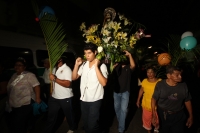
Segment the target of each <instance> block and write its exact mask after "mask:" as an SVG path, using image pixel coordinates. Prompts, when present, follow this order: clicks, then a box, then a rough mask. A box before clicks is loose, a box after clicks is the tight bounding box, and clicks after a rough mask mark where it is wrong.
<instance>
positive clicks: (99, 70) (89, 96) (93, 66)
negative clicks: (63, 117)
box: [72, 43, 108, 133]
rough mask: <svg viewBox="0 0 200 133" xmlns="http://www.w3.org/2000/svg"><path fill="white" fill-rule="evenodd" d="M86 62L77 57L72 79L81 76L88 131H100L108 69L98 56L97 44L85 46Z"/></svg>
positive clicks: (83, 107)
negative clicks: (100, 117) (101, 109)
mask: <svg viewBox="0 0 200 133" xmlns="http://www.w3.org/2000/svg"><path fill="white" fill-rule="evenodd" d="M84 53H85V57H86V59H87V61H86V62H83V61H82V59H81V58H80V57H78V58H77V59H76V62H75V66H74V70H73V72H72V79H73V80H76V79H78V78H79V77H80V76H81V83H80V91H81V97H80V100H81V111H82V119H83V123H84V129H85V132H86V133H99V132H100V127H99V112H100V107H101V103H102V99H103V96H104V88H103V87H104V86H105V85H106V83H107V77H108V71H107V67H106V65H105V64H101V63H100V61H99V60H98V59H97V58H96V54H97V46H96V45H95V44H92V43H88V44H86V45H85V47H84Z"/></svg>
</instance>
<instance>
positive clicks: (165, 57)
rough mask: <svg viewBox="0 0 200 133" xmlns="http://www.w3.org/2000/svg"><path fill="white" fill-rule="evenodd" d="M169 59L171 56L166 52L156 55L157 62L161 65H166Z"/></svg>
mask: <svg viewBox="0 0 200 133" xmlns="http://www.w3.org/2000/svg"><path fill="white" fill-rule="evenodd" d="M170 61H171V56H170V55H169V54H168V53H162V54H160V55H159V56H158V63H159V65H161V66H165V65H168V64H169V63H170Z"/></svg>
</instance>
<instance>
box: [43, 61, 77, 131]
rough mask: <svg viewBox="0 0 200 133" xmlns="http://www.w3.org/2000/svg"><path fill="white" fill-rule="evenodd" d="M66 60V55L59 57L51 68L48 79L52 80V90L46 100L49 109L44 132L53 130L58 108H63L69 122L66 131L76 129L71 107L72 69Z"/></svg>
mask: <svg viewBox="0 0 200 133" xmlns="http://www.w3.org/2000/svg"><path fill="white" fill-rule="evenodd" d="M66 62H67V61H66V57H61V58H60V59H59V60H58V62H57V64H56V68H55V69H54V70H53V74H50V76H49V78H50V80H51V81H53V92H52V96H51V97H50V98H49V101H48V106H49V110H48V119H47V123H46V127H45V133H52V132H54V131H52V130H53V129H55V128H54V126H55V125H56V120H57V117H58V112H59V109H60V108H61V109H62V110H63V113H64V114H65V117H66V120H67V123H68V124H69V131H68V132H67V133H73V132H74V130H75V129H76V124H75V121H74V113H73V109H72V97H73V92H72V88H71V86H72V85H71V82H72V76H71V75H72V71H71V69H70V68H69V67H68V66H67V65H66ZM55 130H56V129H55Z"/></svg>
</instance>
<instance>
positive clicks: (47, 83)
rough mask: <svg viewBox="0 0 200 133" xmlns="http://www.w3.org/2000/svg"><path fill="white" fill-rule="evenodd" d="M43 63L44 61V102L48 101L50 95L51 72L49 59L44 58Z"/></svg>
mask: <svg viewBox="0 0 200 133" xmlns="http://www.w3.org/2000/svg"><path fill="white" fill-rule="evenodd" d="M43 63H44V68H45V70H44V73H43V76H42V78H43V79H44V87H43V94H42V96H43V97H44V95H45V98H44V102H45V103H48V99H49V97H50V86H51V81H50V79H49V74H50V63H49V59H48V58H46V59H45V60H43Z"/></svg>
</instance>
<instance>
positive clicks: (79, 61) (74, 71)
mask: <svg viewBox="0 0 200 133" xmlns="http://www.w3.org/2000/svg"><path fill="white" fill-rule="evenodd" d="M81 64H82V59H81V58H80V57H78V58H77V59H76V62H75V65H74V69H73V71H72V80H76V79H78V78H79V77H80V76H79V75H78V69H79V66H80V65H81Z"/></svg>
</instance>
